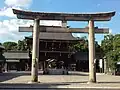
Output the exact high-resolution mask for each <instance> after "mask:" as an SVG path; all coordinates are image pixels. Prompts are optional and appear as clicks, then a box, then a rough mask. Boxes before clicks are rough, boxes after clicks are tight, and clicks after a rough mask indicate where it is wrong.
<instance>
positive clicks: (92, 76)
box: [89, 20, 96, 83]
mask: <svg viewBox="0 0 120 90" xmlns="http://www.w3.org/2000/svg"><path fill="white" fill-rule="evenodd" d="M94 33H95V32H94V21H93V20H89V82H90V83H95V82H96V71H95V68H96V67H95V40H94V39H95V34H94Z"/></svg>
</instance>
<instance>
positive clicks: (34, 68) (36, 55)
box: [31, 19, 39, 82]
mask: <svg viewBox="0 0 120 90" xmlns="http://www.w3.org/2000/svg"><path fill="white" fill-rule="evenodd" d="M38 51H39V20H38V19H35V20H34V27H33V50H32V67H31V76H32V80H31V81H32V82H38V60H39V52H38Z"/></svg>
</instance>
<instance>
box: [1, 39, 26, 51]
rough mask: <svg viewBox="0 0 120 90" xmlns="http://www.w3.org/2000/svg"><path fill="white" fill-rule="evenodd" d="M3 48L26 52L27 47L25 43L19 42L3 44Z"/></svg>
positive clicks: (23, 41)
mask: <svg viewBox="0 0 120 90" xmlns="http://www.w3.org/2000/svg"><path fill="white" fill-rule="evenodd" d="M3 46H4V47H5V49H6V50H8V51H9V50H13V51H15V50H18V51H26V50H27V45H26V41H25V39H24V40H19V41H18V43H16V42H4V43H3Z"/></svg>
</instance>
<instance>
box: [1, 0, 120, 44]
mask: <svg viewBox="0 0 120 90" xmlns="http://www.w3.org/2000/svg"><path fill="white" fill-rule="evenodd" d="M12 8H14V9H19V10H29V11H45V12H68V13H69V12H72V13H74V12H75V13H76V12H77V13H86V12H90V13H91V12H109V11H116V14H115V16H114V17H112V19H111V21H107V22H95V26H98V27H103V28H109V29H110V33H112V34H119V33H120V31H119V26H120V0H0V42H1V43H3V42H6V41H15V42H17V41H18V40H22V39H24V37H25V36H30V35H31V33H27V32H26V33H23V32H18V27H19V26H30V25H32V24H33V21H32V20H22V19H17V18H16V16H15V15H14V14H13V12H12ZM40 23H41V24H42V25H55V26H60V25H61V22H60V21H40ZM87 25H88V22H80V21H79V22H78V21H77V22H75V21H74V22H68V26H70V27H73V28H74V27H76V28H82V27H83V28H84V27H86V26H87ZM104 35H105V34H104ZM104 35H103V34H96V35H95V39H96V41H98V42H99V43H101V40H103V39H104ZM73 36H75V37H83V36H88V34H80V33H77V34H73Z"/></svg>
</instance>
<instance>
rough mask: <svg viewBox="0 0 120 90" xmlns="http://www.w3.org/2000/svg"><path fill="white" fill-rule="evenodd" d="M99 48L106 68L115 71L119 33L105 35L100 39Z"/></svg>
mask: <svg viewBox="0 0 120 90" xmlns="http://www.w3.org/2000/svg"><path fill="white" fill-rule="evenodd" d="M101 48H102V49H103V52H104V56H105V57H106V62H107V69H108V72H109V68H110V69H111V70H112V71H115V69H116V68H117V67H116V66H117V62H118V61H120V34H116V35H111V34H110V35H106V36H105V37H104V40H103V41H102V44H101Z"/></svg>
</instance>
